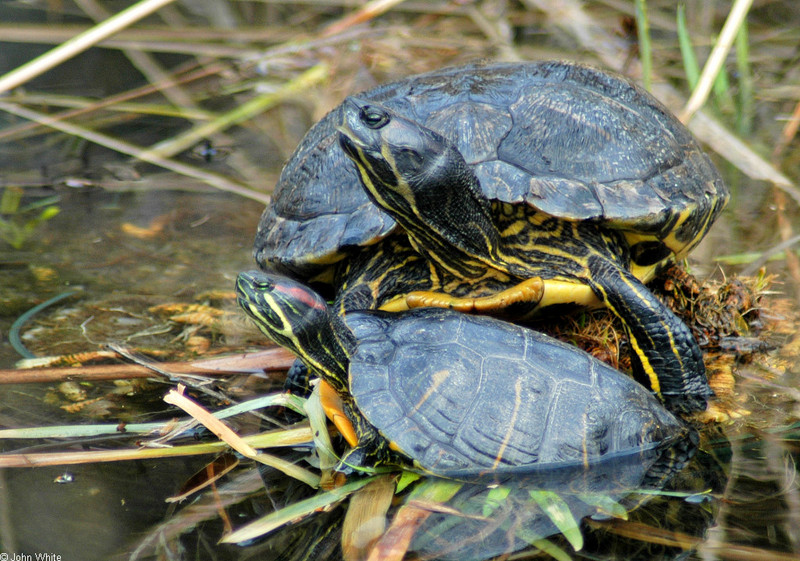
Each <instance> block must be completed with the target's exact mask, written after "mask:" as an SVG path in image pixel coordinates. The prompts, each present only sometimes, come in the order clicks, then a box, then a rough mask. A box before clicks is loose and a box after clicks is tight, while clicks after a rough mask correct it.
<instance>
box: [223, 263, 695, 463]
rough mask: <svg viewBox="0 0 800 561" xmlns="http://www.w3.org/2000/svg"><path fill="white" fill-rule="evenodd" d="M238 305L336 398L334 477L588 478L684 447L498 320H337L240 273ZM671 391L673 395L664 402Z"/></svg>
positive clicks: (659, 423) (666, 426)
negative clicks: (401, 472) (595, 465)
mask: <svg viewBox="0 0 800 561" xmlns="http://www.w3.org/2000/svg"><path fill="white" fill-rule="evenodd" d="M236 290H237V295H238V301H239V305H240V306H241V307H242V308H243V309H244V311H245V312H246V313H247V314H248V315H249V316H250V317H251V318H252V319H253V320H254V321H255V323H256V325H257V326H258V327H259V329H261V331H262V332H263V333H264V334H265V335H266V336H267V337H269V338H270V339H271V340H273V341H275V342H276V343H277V344H279V345H281V346H284V347H286V348H287V349H289V350H291V351H293V352H295V353H296V354H297V355H298V356H299V357H300V358H301V359H302V360H303V361H304V362H305V363H306V365H307V366H308V367H309V369H310V370H311V371H312V372H313V373H314V374H316V375H318V376H319V377H320V378H321V379H322V383H323V386H325V387H326V388H332V390H333V391H334V392H335V396H336V397H338V399H339V400H340V403H339V404H337V403H336V401H337V400H335V399H330V398H329V397H326V396H327V395H328V394H330V393H331V392H330V391H327V392H326V391H323V392H321V393H322V395H323V400H324V405H326V407H327V410H326V413H328V416H329V417H330V418H331V420H332V421H333V422H334V423H335V424H336V425H337V427H338V428H339V430H340V431H341V432H342V434H343V435H344V436H345V438H346V439H347V440H348V443H349V444H350V446H351V450H350V451H349V452H348V453H347V454H345V455H344V457H343V458H342V460H341V463H340V464H339V466H338V468H337V469H338V470H339V471H341V472H343V473H349V472H351V471H352V470H353V469H354V468H357V467H359V466H365V467H372V466H379V465H383V464H390V465H400V466H410V467H413V468H416V469H418V470H420V471H423V472H426V473H431V474H435V475H439V476H444V477H455V478H474V477H478V476H481V475H484V474H486V473H487V472H494V473H498V472H503V471H506V470H512V471H517V470H525V469H527V468H531V467H534V466H538V467H543V466H549V467H552V466H563V465H569V464H577V465H583V464H584V463H586V462H590V461H594V460H597V459H600V458H604V457H611V456H615V455H626V454H630V453H635V452H636V451H639V450H643V449H647V448H652V447H656V446H659V445H661V444H663V443H665V442H669V441H672V440H674V439H677V438H680V437H681V436H683V435H685V433H686V430H687V429H686V427H685V426H684V425H683V423H682V422H681V421H679V420H678V419H677V418H676V417H675V416H673V415H672V414H671V413H670V412H669V411H667V410H666V409H665V408H664V407H663V406H662V405H661V404H660V403H659V402H658V400H657V399H655V398H654V397H653V396H652V394H651V393H650V392H648V391H647V390H646V389H645V388H644V387H642V386H641V385H639V384H637V383H636V382H634V381H633V380H631V379H629V378H628V377H626V376H625V375H623V374H622V373H620V372H618V371H616V370H614V369H612V368H610V367H609V366H606V365H605V364H603V363H601V362H600V361H598V360H596V359H594V358H592V357H591V356H589V355H588V354H586V353H584V352H582V351H580V350H578V349H576V348H575V347H573V346H570V345H567V344H564V343H561V342H558V341H556V340H554V339H551V338H549V337H547V336H545V335H543V334H540V333H537V332H534V331H531V330H528V329H525V328H523V327H520V326H517V325H513V324H509V323H506V322H503V321H500V320H497V319H494V318H489V317H481V316H469V315H465V314H461V313H458V312H455V311H452V310H444V309H438V308H421V309H417V310H412V311H408V312H404V313H398V314H390V313H386V312H351V313H348V314H345V315H344V316H339V315H337V314H335V313H333V311H332V310H331V309H330V308H329V306H328V305H327V303H326V302H325V301H324V300H323V299H322V298H321V297H320V296H319V295H318V294H317V293H315V292H314V291H312V290H310V289H309V288H307V287H306V286H305V285H303V284H301V283H298V282H296V281H293V280H291V279H288V278H285V277H280V276H277V275H267V274H264V273H262V272H258V271H251V272H248V273H241V274H240V275H239V277H238V279H237V284H236ZM667 389H669V388H667Z"/></svg>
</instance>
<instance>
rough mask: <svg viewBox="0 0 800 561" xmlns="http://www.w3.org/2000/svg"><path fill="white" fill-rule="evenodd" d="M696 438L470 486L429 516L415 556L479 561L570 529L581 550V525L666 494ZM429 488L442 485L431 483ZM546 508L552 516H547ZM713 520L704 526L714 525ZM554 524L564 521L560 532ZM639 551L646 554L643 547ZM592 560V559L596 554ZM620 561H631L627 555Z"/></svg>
mask: <svg viewBox="0 0 800 561" xmlns="http://www.w3.org/2000/svg"><path fill="white" fill-rule="evenodd" d="M696 437H697V435H696V433H694V432H689V433H687V434H686V437H685V438H680V439H677V440H672V441H671V442H669V443H665V444H664V445H662V446H657V447H651V448H648V449H644V450H639V451H635V452H631V453H628V454H622V455H615V456H607V457H604V458H601V459H600V460H597V461H594V462H592V463H590V464H587V465H575V464H571V465H562V466H556V467H549V468H545V469H534V470H528V472H527V473H518V474H513V475H507V476H500V477H497V478H495V479H494V480H493V481H491V485H487V483H489V482H488V481H486V480H484V481H483V482H482V483H483V484H463V485H461V486H460V488H459V489H458V490H457V491H456V492H455V494H454V495H453V496H452V497H451V498H450V499H449V500H448V501H447V507H448V510H447V511H443V512H430V513H429V514H426V515H425V516H424V522H422V524H421V525H420V527H419V529H418V530H417V531H416V532H415V534H414V538H413V540H412V541H411V543H410V547H409V551H411V552H414V553H415V554H418V555H420V556H421V557H422V558H425V559H440V560H449V559H453V560H458V561H468V560H470V561H471V560H475V561H478V560H482V559H489V558H494V557H495V556H498V555H504V554H506V555H507V554H509V553H513V552H515V551H519V550H522V549H525V548H527V547H530V546H531V545H534V547H535V546H536V545H537V541H538V540H542V539H544V538H548V537H550V536H556V535H558V534H562V533H564V532H565V530H566V534H565V536H566V537H567V538H568V539H569V542H570V544H571V545H572V546H573V547H574V548H575V549H576V550H579V549H582V546H583V543H584V538H583V535H584V533H585V527H582V525H581V524H580V521H581V520H582V519H584V518H587V517H591V518H594V519H595V520H601V521H602V520H607V519H608V518H611V517H612V516H614V517H620V516H625V515H628V514H629V513H630V512H631V511H633V510H635V509H639V508H640V507H643V506H644V505H645V503H647V502H649V501H650V500H651V499H652V498H653V497H655V496H657V495H658V493H659V491H661V490H662V489H664V488H670V485H671V483H672V480H673V479H674V478H675V476H676V475H677V474H678V473H680V472H681V470H683V469H684V468H685V467H686V464H687V463H688V462H689V461H690V460H691V458H692V457H693V456H694V454H695V451H696V444H697V438H696ZM422 485H437V483H436V481H435V480H428V481H425V482H423V483H422ZM707 489H708V483H706V482H699V486H698V487H697V490H698V491H699V492H704V491H706V490H707ZM681 491H686V489H681ZM543 505H548V507H549V508H551V509H552V510H550V511H547V510H546V509H545V507H544V506H543ZM672 506H673V508H674V507H676V506H677V505H672ZM694 506H695V507H696V509H697V510H705V509H704V507H702V506H700V505H694ZM648 510H649V509H648ZM644 516H645V517H647V515H644ZM559 517H563V518H559ZM706 518H707V520H706V522H705V524H709V523H711V521H712V520H713V517H706ZM555 520H559V521H560V523H561V524H562V526H561V528H559V527H558V526H557V525H556V523H555ZM573 522H574V523H575V524H576V526H577V527H576V528H575V529H574V531H573V530H569V526H570V524H572V523H573ZM688 531H689V532H694V531H696V528H692V529H691V530H688ZM637 545H638V547H639V548H641V547H643V545H644V544H642V543H637ZM582 553H584V552H582ZM585 554H586V555H585V556H586V558H592V553H591V551H586V552H585ZM639 555H641V552H639ZM598 558H600V557H599V556H598ZM616 558H631V557H628V556H626V555H624V554H621V555H620V556H619V557H616Z"/></svg>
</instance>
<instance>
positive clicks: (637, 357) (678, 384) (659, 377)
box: [585, 255, 713, 413]
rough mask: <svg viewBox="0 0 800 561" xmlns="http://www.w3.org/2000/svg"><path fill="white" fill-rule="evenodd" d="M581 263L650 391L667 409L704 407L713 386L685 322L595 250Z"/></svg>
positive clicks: (688, 409)
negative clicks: (623, 334) (623, 333)
mask: <svg viewBox="0 0 800 561" xmlns="http://www.w3.org/2000/svg"><path fill="white" fill-rule="evenodd" d="M587 265H588V269H589V272H590V274H589V275H588V278H587V279H585V281H586V282H587V283H588V284H589V285H590V286H591V288H592V290H593V291H594V292H595V294H597V297H598V298H600V299H601V300H602V301H603V302H605V304H606V305H607V306H608V308H609V309H610V310H611V311H612V312H613V313H614V314H616V315H617V316H618V317H619V318H620V319H621V320H622V321H623V323H624V324H625V328H626V330H627V332H628V335H629V339H630V343H631V347H632V348H633V351H634V353H635V354H634V355H633V356H634V366H635V367H637V370H639V371H640V372H643V373H644V374H646V375H647V378H648V379H649V382H650V387H651V388H652V389H653V391H655V392H656V393H657V394H658V395H659V396H660V397H661V399H662V400H663V401H664V404H665V405H666V406H667V407H668V408H670V409H672V410H677V411H680V412H684V413H693V412H696V411H703V410H705V408H706V405H707V401H708V398H709V397H711V396H712V395H713V392H712V391H711V388H710V387H709V385H708V380H707V378H706V373H705V365H704V364H703V355H702V352H701V351H700V347H699V346H698V345H697V341H695V339H694V337H693V336H692V333H691V331H690V330H689V328H688V327H687V326H686V325H685V324H684V323H683V322H682V321H681V320H680V319H678V317H677V316H676V315H675V314H674V313H672V310H670V309H669V308H667V306H666V305H664V304H663V303H662V302H661V301H660V300H658V298H656V297H655V296H654V295H653V293H652V292H650V291H649V290H648V289H647V287H645V286H644V284H642V283H641V282H640V281H639V279H637V278H636V277H635V276H633V274H631V273H630V272H628V271H626V270H624V269H622V268H621V267H620V266H619V265H618V264H616V263H614V262H612V261H610V260H608V259H605V258H603V257H600V256H596V255H595V256H591V257H589V259H588V263H587ZM636 363H638V364H636Z"/></svg>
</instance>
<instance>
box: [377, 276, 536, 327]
mask: <svg viewBox="0 0 800 561" xmlns="http://www.w3.org/2000/svg"><path fill="white" fill-rule="evenodd" d="M543 295H544V282H543V281H542V279H540V278H538V277H537V278H530V279H526V280H524V281H522V282H520V283H519V284H516V285H514V286H512V287H510V288H507V289H505V290H502V291H500V292H496V293H494V294H490V295H487V296H476V297H469V296H466V297H460V296H454V295H452V294H447V293H444V292H435V291H422V290H419V291H414V292H410V293H408V294H406V296H405V298H403V299H401V300H396V301H394V302H391V303H389V304H388V305H386V306H382V307H381V309H386V310H388V311H398V307H400V306H405V307H406V308H407V309H412V308H423V307H436V308H450V309H452V310H456V311H459V312H465V313H480V314H491V315H504V316H512V317H515V318H522V317H525V316H528V315H530V314H531V313H532V312H533V311H534V310H535V309H536V308H537V307H538V305H539V302H540V301H541V300H542V297H543Z"/></svg>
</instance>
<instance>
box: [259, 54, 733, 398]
mask: <svg viewBox="0 0 800 561" xmlns="http://www.w3.org/2000/svg"><path fill="white" fill-rule="evenodd" d="M337 127H339V131H340V132H339V133H337V130H336V129H337ZM337 142H340V143H341V146H342V148H343V150H342V149H340V148H339V147H338V146H337V145H336V144H337ZM345 153H346V155H347V156H348V157H349V158H351V159H352V161H353V162H354V163H355V165H353V164H351V163H349V162H348V161H347V160H346V158H345V155H344V154H345ZM359 183H361V184H363V190H362V187H361V186H359ZM367 194H368V195H367ZM368 196H369V198H368ZM727 199H728V191H727V188H726V187H725V185H724V184H723V182H722V180H721V179H720V176H719V174H718V173H717V171H716V170H715V168H714V166H713V165H712V164H711V162H710V160H709V159H708V157H707V156H706V155H705V154H703V152H702V151H701V150H700V148H699V146H698V145H697V143H696V142H695V141H694V140H693V139H692V137H691V135H690V133H689V132H688V131H687V130H686V128H685V127H683V125H681V124H680V123H679V122H678V121H677V119H675V118H674V117H673V116H672V115H670V114H669V112H668V111H667V110H666V109H665V108H664V107H663V106H662V105H661V104H660V103H659V102H658V101H656V100H655V99H654V98H653V97H652V96H651V95H649V94H648V93H647V92H645V91H644V90H642V89H641V88H639V87H638V86H636V85H635V84H633V83H632V82H631V81H629V80H627V79H625V78H624V77H621V76H617V75H613V74H610V73H607V72H603V71H600V70H597V69H593V68H590V67H586V66H583V65H579V64H572V63H567V62H542V63H518V64H495V65H486V66H479V65H476V66H467V67H461V68H450V69H444V70H438V71H435V72H431V73H429V74H424V75H420V76H413V77H409V78H406V79H404V80H401V81H398V82H395V83H392V84H387V85H384V86H380V87H378V88H375V89H373V90H370V91H368V92H365V93H362V94H359V95H358V96H357V97H353V98H349V99H348V100H346V101H345V102H344V103H343V104H342V106H341V107H340V108H338V109H336V110H334V111H333V112H331V113H330V114H329V115H328V116H326V117H325V118H324V119H322V121H320V122H319V123H318V124H317V125H315V126H314V127H313V128H312V129H311V131H309V133H308V135H307V136H306V137H305V139H304V140H303V141H302V142H301V144H300V146H299V147H298V149H297V151H296V153H295V154H294V156H293V157H292V158H291V160H290V161H289V163H288V164H287V166H286V167H285V168H284V170H283V173H282V174H281V179H280V180H279V183H278V186H277V188H276V192H275V199H274V204H273V205H271V206H270V207H268V208H267V209H266V211H265V213H264V216H263V217H262V221H261V224H260V225H259V232H258V234H257V236H256V243H255V248H254V251H255V256H256V261H257V262H258V263H259V265H260V266H262V267H263V268H265V269H276V270H278V271H282V272H284V273H288V274H291V275H293V276H297V277H298V278H301V279H304V280H313V281H317V282H322V283H330V284H332V285H333V286H334V288H335V289H337V290H338V294H337V302H336V306H337V307H339V308H341V309H345V310H352V309H360V308H371V307H381V306H387V305H388V306H392V309H397V308H401V307H403V306H407V305H410V306H419V305H439V306H451V307H456V308H459V309H477V310H479V311H491V310H493V309H503V308H505V311H506V312H507V313H509V314H510V315H515V314H517V313H527V312H529V311H530V309H531V307H533V306H535V305H536V304H538V305H539V307H546V306H550V305H561V304H570V305H574V304H577V305H596V304H598V303H599V304H603V305H606V306H608V307H609V308H610V309H611V310H612V311H613V312H614V313H615V314H617V315H618V316H619V317H620V318H621V319H622V321H623V323H624V324H625V326H626V329H627V331H628V333H629V335H630V339H631V343H632V348H633V350H634V351H635V358H636V360H635V361H634V362H635V366H636V370H637V375H638V377H639V378H640V379H641V380H642V381H644V382H646V383H648V385H649V386H650V387H651V388H652V389H653V390H654V391H655V392H656V393H658V394H660V396H661V397H662V398H663V399H664V401H665V403H666V404H667V405H668V407H670V408H671V409H675V410H679V411H687V412H691V411H697V410H702V409H704V408H705V406H706V400H707V398H708V397H709V396H710V394H711V392H710V390H709V387H708V384H707V381H706V378H705V373H704V366H703V362H702V356H701V353H700V351H699V348H698V346H697V343H696V342H695V341H694V339H693V338H692V335H691V333H690V332H689V330H688V329H687V328H686V326H685V325H684V324H683V323H682V322H681V321H680V320H679V319H678V318H677V317H676V316H675V315H674V314H673V313H672V312H671V311H670V310H669V309H668V308H666V307H665V306H664V305H663V304H661V303H660V302H659V301H658V299H656V298H655V297H654V296H653V295H652V294H651V293H650V292H649V291H648V290H647V289H646V288H645V287H644V286H643V284H642V283H644V282H647V281H648V280H650V279H651V278H652V277H653V276H654V275H655V274H656V273H657V272H658V271H659V270H661V269H663V268H664V267H665V266H666V265H667V264H669V263H670V262H673V261H674V260H675V259H677V258H681V257H683V256H685V255H686V254H687V253H688V252H689V251H690V250H691V249H692V248H693V247H694V246H695V245H696V244H697V243H698V242H699V241H700V240H701V239H702V237H703V236H704V235H705V233H706V232H707V231H708V229H709V228H710V226H711V224H712V223H713V222H714V220H715V218H716V217H717V216H718V214H719V213H720V211H721V210H722V208H723V207H724V205H725V203H726V201H727ZM395 221H396V222H395ZM398 225H399V226H402V228H397V226H398ZM381 240H383V241H381ZM337 262H338V263H339V264H338V265H336V263H337ZM539 278H541V279H542V280H543V281H544V296H543V298H541V299H540V298H539V296H541V295H540V294H539V293H538V292H537V289H536V286H535V285H531V284H529V283H530V281H531V280H536V279H539ZM526 282H528V284H526ZM517 284H519V286H520V290H518V291H515V290H514V287H515V286H516V285H517ZM503 290H505V292H503V296H502V297H499V298H495V297H493V295H494V294H496V293H498V292H500V291H503ZM431 291H433V292H437V293H436V294H432V293H431ZM438 292H445V293H447V294H446V295H444V296H443V295H441V294H438ZM475 297H477V300H475Z"/></svg>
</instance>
